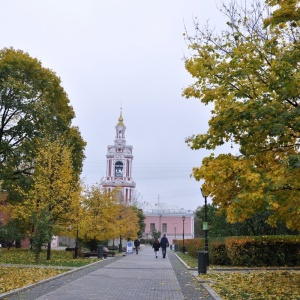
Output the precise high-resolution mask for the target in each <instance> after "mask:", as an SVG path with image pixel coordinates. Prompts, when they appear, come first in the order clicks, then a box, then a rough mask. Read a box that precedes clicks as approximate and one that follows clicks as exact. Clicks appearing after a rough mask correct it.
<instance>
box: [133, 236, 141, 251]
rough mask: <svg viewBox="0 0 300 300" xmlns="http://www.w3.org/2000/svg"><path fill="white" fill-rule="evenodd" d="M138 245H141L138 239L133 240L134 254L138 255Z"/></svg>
mask: <svg viewBox="0 0 300 300" xmlns="http://www.w3.org/2000/svg"><path fill="white" fill-rule="evenodd" d="M140 244H141V242H140V240H139V238H136V239H135V240H134V247H135V253H136V254H139V247H140Z"/></svg>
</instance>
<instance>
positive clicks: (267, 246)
mask: <svg viewBox="0 0 300 300" xmlns="http://www.w3.org/2000/svg"><path fill="white" fill-rule="evenodd" d="M177 244H178V250H179V251H180V252H182V241H177ZM184 244H185V247H186V251H187V252H188V254H189V255H191V256H193V257H196V258H197V257H198V253H197V252H198V251H201V250H204V239H188V240H185V241H184ZM208 246H209V262H210V264H212V265H232V266H248V267H250V266H251V267H256V266H257V267H262V266H265V267H267V266H268V267H271V266H299V265H300V237H299V236H253V237H227V238H225V239H224V241H220V240H218V241H216V240H210V241H209V244H208Z"/></svg>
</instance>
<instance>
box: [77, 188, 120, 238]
mask: <svg viewBox="0 0 300 300" xmlns="http://www.w3.org/2000/svg"><path fill="white" fill-rule="evenodd" d="M82 206H83V212H82V215H83V217H82V218H81V219H80V223H79V236H80V237H81V238H83V239H84V240H86V241H87V240H94V241H105V240H109V239H113V238H115V236H117V231H118V229H117V227H118V215H119V206H118V198H117V194H116V192H109V191H107V190H105V189H103V188H102V187H101V186H100V185H99V184H95V185H92V186H90V187H86V189H85V191H84V193H83V201H82Z"/></svg>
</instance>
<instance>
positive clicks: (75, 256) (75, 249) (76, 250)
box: [74, 229, 78, 258]
mask: <svg viewBox="0 0 300 300" xmlns="http://www.w3.org/2000/svg"><path fill="white" fill-rule="evenodd" d="M74 258H78V229H77V231H76V241H75V248H74Z"/></svg>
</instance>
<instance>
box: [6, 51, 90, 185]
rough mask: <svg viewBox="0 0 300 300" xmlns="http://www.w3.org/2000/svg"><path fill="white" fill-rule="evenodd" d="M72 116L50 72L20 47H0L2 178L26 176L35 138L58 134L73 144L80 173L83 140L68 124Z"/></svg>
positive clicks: (58, 85)
mask: <svg viewBox="0 0 300 300" xmlns="http://www.w3.org/2000/svg"><path fill="white" fill-rule="evenodd" d="M74 117H75V114H74V111H73V108H72V107H71V106H70V105H69V99H68V97H67V94H66V92H65V91H64V89H63V88H62V86H61V81H60V79H59V78H58V77H57V76H56V74H55V73H54V72H53V71H51V70H49V69H47V68H44V67H42V65H41V62H39V61H38V60H37V59H35V58H32V57H30V56H29V54H27V53H24V52H23V51H21V50H14V49H12V48H9V49H8V48H4V49H2V50H0V121H1V122H0V180H1V181H3V180H4V181H5V180H12V179H17V178H20V175H24V174H31V173H32V169H33V165H32V161H33V160H34V157H35V156H36V151H35V149H36V148H37V146H38V145H37V142H38V140H40V139H44V138H46V137H47V138H49V137H57V136H60V135H62V134H63V135H64V137H65V140H66V141H68V143H69V145H68V146H74V152H73V166H74V168H75V169H76V170H77V171H78V172H79V173H80V172H81V168H82V161H83V158H84V154H83V149H84V147H85V142H84V141H83V140H82V138H81V136H80V133H79V130H78V128H76V127H72V126H71V121H72V119H73V118H74ZM67 138H69V139H67ZM75 150H76V151H75Z"/></svg>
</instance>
